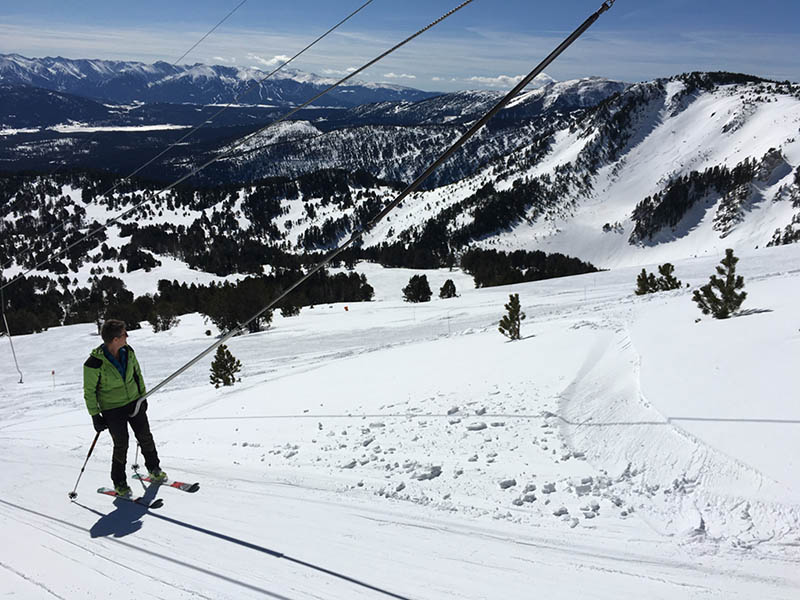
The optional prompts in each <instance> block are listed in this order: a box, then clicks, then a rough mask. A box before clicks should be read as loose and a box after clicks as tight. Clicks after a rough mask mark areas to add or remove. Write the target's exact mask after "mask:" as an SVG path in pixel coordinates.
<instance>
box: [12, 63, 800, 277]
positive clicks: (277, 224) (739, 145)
mask: <svg viewBox="0 0 800 600" xmlns="http://www.w3.org/2000/svg"><path fill="white" fill-rule="evenodd" d="M596 94H600V95H601V97H604V98H605V99H604V100H602V101H601V102H600V103H599V104H596V105H594V106H589V107H584V106H582V104H586V103H590V102H591V99H592V98H596V97H597V96H596ZM561 96H567V98H571V100H569V101H567V100H562V98H561ZM450 99H451V101H452V102H453V103H455V104H459V105H460V106H462V107H466V106H470V107H472V108H470V109H462V110H464V112H466V114H469V113H470V111H472V114H473V115H474V116H477V115H478V114H480V111H481V110H482V109H483V108H485V106H486V104H490V103H491V102H492V100H494V99H496V97H494V96H493V95H492V94H487V93H479V94H474V95H470V94H467V93H460V94H453V95H450ZM555 106H566V107H572V109H571V110H566V109H563V110H561V109H556V108H554V107H555ZM395 109H396V111H397V112H398V113H404V114H405V116H404V117H402V118H404V119H412V118H413V120H415V121H417V122H420V123H422V124H417V125H405V126H403V125H385V124H380V125H368V124H365V123H366V122H362V123H360V124H358V125H357V126H344V125H343V126H340V127H339V126H335V125H333V124H332V121H328V120H319V121H314V120H301V121H295V122H291V123H283V124H281V125H279V126H277V127H275V128H273V129H269V130H267V131H265V132H264V133H263V134H260V135H259V136H256V137H255V138H252V139H250V140H249V141H248V142H247V145H246V146H245V147H244V148H240V149H237V151H236V153H235V154H234V155H233V156H232V157H231V158H228V159H225V160H223V161H219V162H218V163H217V164H215V165H213V166H212V168H210V169H209V170H207V171H206V172H205V173H204V175H205V180H204V181H202V182H201V186H202V191H201V190H198V191H197V192H196V193H195V197H194V198H187V197H186V195H185V194H181V193H179V192H177V191H173V192H171V193H170V194H167V195H165V196H164V197H162V198H159V199H156V200H154V201H153V202H151V203H148V204H147V205H146V206H145V207H143V209H142V210H141V211H140V212H139V213H138V214H137V215H132V216H131V217H129V218H128V219H127V220H128V221H131V224H128V225H123V226H122V227H124V228H126V232H127V233H126V235H125V236H122V237H117V236H118V233H119V232H118V231H116V229H118V228H117V227H115V228H112V231H111V232H110V236H111V238H112V239H115V240H117V241H116V242H115V243H116V244H122V245H123V247H128V246H129V250H128V252H133V253H139V252H142V251H144V252H154V253H156V254H157V255H163V254H165V253H166V254H168V255H170V256H169V257H165V256H161V258H160V259H163V260H164V261H166V260H167V259H168V258H169V260H174V259H179V260H184V261H188V262H189V264H190V265H191V266H192V267H194V268H206V267H204V265H208V264H212V263H213V264H214V265H215V267H214V269H215V272H225V269H228V270H236V269H237V268H241V265H242V264H243V263H242V262H237V261H238V260H239V259H238V258H237V257H238V254H237V253H238V252H242V250H241V248H242V247H243V246H240V247H239V249H238V250H236V252H234V253H231V252H226V253H220V252H216V251H215V250H214V248H216V247H217V245H218V244H223V243H224V244H230V243H231V241H232V240H236V241H237V243H238V244H240V245H247V244H250V245H253V246H254V247H255V248H261V250H260V252H262V253H264V254H265V255H266V253H267V252H268V250H267V249H268V248H280V249H281V251H288V252H305V251H310V250H322V249H326V248H331V247H332V246H333V245H335V244H337V243H338V242H339V241H340V240H342V239H343V238H344V236H347V235H349V234H350V232H352V231H354V230H355V229H356V228H359V227H363V226H364V225H365V224H366V223H367V222H368V221H369V219H370V218H372V217H373V216H374V215H376V214H377V213H378V212H379V211H380V209H381V208H382V207H383V206H385V204H386V203H388V202H389V201H390V200H391V199H392V198H393V196H394V195H395V194H396V193H397V190H398V186H397V185H393V184H392V183H391V181H398V180H399V181H409V180H411V179H412V178H413V177H415V176H416V175H417V174H418V173H419V172H420V171H422V170H423V169H424V167H425V165H427V164H428V163H430V162H431V161H432V160H433V159H434V157H435V156H437V155H438V154H439V152H441V151H442V150H443V149H444V148H446V147H447V146H448V145H449V144H451V143H452V142H453V141H454V140H455V139H456V138H457V137H458V136H459V135H460V133H461V132H462V131H463V130H464V128H465V127H466V126H467V124H468V123H467V122H458V123H454V124H441V125H431V124H425V123H426V122H428V123H429V122H430V120H431V119H433V117H432V116H431V115H433V114H436V115H438V116H439V117H440V118H441V117H446V116H447V111H448V110H451V109H450V108H448V104H447V101H446V99H434V100H430V101H425V102H420V103H417V105H416V106H415V105H413V104H412V105H409V104H407V103H399V104H396V105H395ZM508 110H509V111H517V115H522V116H518V117H517V118H512V117H510V116H508V115H506V114H505V113H501V114H500V115H499V119H498V120H497V121H496V122H494V123H493V124H492V125H491V126H490V127H487V128H485V129H484V130H482V131H481V132H480V134H479V135H478V136H476V138H475V139H473V140H472V141H471V142H470V143H469V144H468V145H467V147H466V148H465V149H464V150H462V151H461V152H460V153H459V154H457V155H455V156H454V157H453V158H452V159H451V160H450V161H449V162H448V163H447V164H445V165H443V167H442V168H441V169H440V171H439V172H438V173H437V176H436V177H437V178H436V179H434V182H433V185H432V187H431V188H430V189H426V190H424V191H420V192H417V193H416V194H414V195H413V196H412V198H410V199H409V200H408V201H406V202H404V203H403V205H402V206H401V207H398V209H397V210H396V211H395V212H393V213H392V215H391V218H390V219H387V220H385V221H384V222H382V223H381V224H380V225H378V226H377V227H376V228H375V229H373V230H372V231H370V232H369V234H368V235H367V236H366V237H365V240H364V247H365V248H366V249H370V248H377V247H379V246H380V245H382V244H393V245H395V246H398V247H404V248H407V249H409V250H410V251H411V253H412V254H413V253H415V252H419V253H422V255H424V256H426V257H427V259H426V260H427V263H428V264H429V263H430V262H431V261H433V262H436V261H441V263H440V264H444V261H445V259H446V258H447V257H448V256H450V255H451V254H452V253H460V252H462V251H464V250H465V249H466V248H469V247H476V246H477V247H483V248H487V249H498V250H507V251H510V250H517V249H524V250H543V251H546V252H559V253H562V254H567V255H570V256H576V257H578V258H580V259H582V260H585V261H589V262H591V263H592V264H594V265H595V266H597V267H600V268H615V267H620V266H627V265H641V264H651V263H655V262H665V261H674V260H677V259H681V258H685V257H689V256H699V255H720V254H721V253H722V252H723V251H724V249H725V248H727V247H732V248H735V249H737V250H738V249H753V248H756V247H763V246H767V245H777V244H785V243H791V242H795V241H798V240H800V142H799V141H798V127H799V126H800V87H798V86H795V85H793V84H789V83H774V82H768V81H764V80H761V79H759V78H756V77H750V76H744V75H732V74H727V73H715V74H707V73H693V74H686V75H680V76H676V77H673V78H670V79H661V80H656V81H652V82H644V83H638V84H635V85H632V86H625V85H624V84H619V83H615V82H606V81H603V80H591V81H578V82H571V83H570V82H562V83H559V84H553V85H551V86H547V87H545V88H543V89H541V90H536V91H533V92H530V93H528V94H526V95H525V96H524V97H522V98H520V99H518V100H517V101H516V102H515V104H514V106H512V107H511V108H510V109H508ZM537 111H538V112H537ZM348 112H350V111H348ZM352 112H353V113H357V114H358V115H360V116H361V117H362V118H364V119H371V118H373V119H378V120H379V119H382V118H385V116H386V115H390V114H391V113H392V108H391V107H390V106H388V105H376V106H373V107H361V108H359V109H356V110H354V111H352ZM412 115H413V117H412ZM26 144H27V146H20V147H19V148H18V149H17V151H16V152H17V155H18V154H19V153H21V152H24V151H29V152H40V151H43V152H51V151H52V149H53V148H57V147H58V145H57V144H52V143H50V142H47V144H50V145H49V146H46V143H45V142H41V143H40V144H39V145H35V144H33V143H30V142H26ZM45 146H46V147H45ZM43 148H44V150H42V149H43ZM229 148H231V146H230V145H229V144H226V145H223V146H222V147H221V148H220V147H219V146H216V147H214V148H213V150H212V152H219V151H221V150H227V149H229ZM69 149H70V147H69V146H67V150H66V151H67V152H68V151H69ZM206 156H207V155H206ZM202 160H203V157H202V156H201V157H200V158H199V159H198V158H196V157H195V158H193V160H192V161H188V160H187V159H186V158H180V157H178V158H176V159H173V161H172V163H171V164H172V166H173V168H174V170H175V172H176V173H181V172H185V170H186V168H187V167H189V166H191V165H193V164H196V162H195V161H198V162H200V161H202ZM365 172H366V174H365ZM269 176H281V177H286V176H289V179H288V180H287V179H278V180H271V181H261V182H259V178H260V177H269ZM387 180H388V181H387ZM215 181H217V182H218V181H228V182H230V181H234V182H236V181H238V182H240V183H234V184H232V185H230V184H229V185H226V186H225V187H219V184H218V183H216V184H215ZM241 182H248V183H241ZM37 185H39V184H30V183H24V182H23V183H21V182H20V180H13V181H9V185H8V186H7V188H6V189H7V194H8V195H9V198H10V201H9V202H8V203H7V204H6V205H5V211H6V212H5V215H4V217H5V220H6V221H5V222H6V235H5V243H6V252H7V254H8V256H12V255H13V254H14V248H21V247H23V246H25V245H27V242H26V240H29V239H31V236H34V237H35V236H44V235H45V234H46V233H47V232H48V231H49V230H50V228H51V227H53V226H54V225H56V223H57V221H58V219H56V216H55V215H57V214H58V211H60V210H62V209H63V210H67V211H70V214H71V213H72V211H76V218H77V219H78V221H80V222H81V223H82V225H81V226H82V227H88V225H89V223H90V222H91V221H90V220H89V218H90V217H89V215H91V219H96V220H97V221H98V222H100V223H102V222H104V221H105V220H106V219H108V218H110V217H112V216H114V215H115V214H117V212H119V210H120V209H121V208H122V207H125V206H130V204H131V203H132V202H134V201H135V200H136V199H137V198H140V197H141V194H142V193H143V192H144V191H145V187H143V186H141V185H140V187H138V188H137V187H136V184H134V185H130V184H126V186H125V187H124V189H125V190H126V191H125V192H124V193H121V194H120V193H117V194H114V195H113V196H112V197H103V196H101V195H99V194H100V192H102V191H103V190H104V189H107V188H108V187H109V186H108V185H101V184H98V183H97V182H93V181H91V179H90V178H89V179H86V178H83V179H82V178H80V177H78V178H71V179H70V178H66V179H65V178H63V177H62V178H61V179H59V180H57V181H55V182H51V184H49V185H48V186H45V189H44V190H43V191H42V192H41V193H38V194H37V193H33V192H31V191H30V189H35V187H36V186H37ZM215 185H216V186H217V189H218V191H213V192H209V191H208V190H209V189H214V186H215ZM150 189H158V185H157V184H156V185H153V186H150ZM84 203H85V204H88V207H87V210H86V211H85V212H86V214H84V211H83V207H84ZM72 206H75V207H76V208H71V207H72ZM34 207H35V208H34ZM78 208H79V209H81V210H80V211H78V210H77V209H78ZM32 210H33V211H38V212H37V214H38V215H39V218H38V220H32V219H30V218H28V219H26V218H25V214H26V211H28V212H30V211H32ZM78 213H81V214H78ZM82 215H83V216H82ZM133 221H135V222H136V227H139V228H141V230H142V231H141V234H136V235H134V236H132V237H128V236H129V235H130V229H131V227H134V226H133V225H132V222H133ZM176 223H180V224H182V226H183V227H184V229H183V230H181V229H180V228H179V227H177V226H176V225H175V224H176ZM134 228H135V227H134ZM150 229H156V230H158V231H159V237H158V238H157V239H156V238H153V234H152V233H150V232H149V231H150ZM190 229H191V230H192V231H193V232H194V233H193V234H192V235H191V236H190V235H189V234H188V231H189V230H190ZM198 236H200V237H198ZM36 239H37V242H36V243H37V244H39V243H41V244H44V243H45V242H44V240H42V239H40V238H39V237H36ZM189 240H191V244H192V250H187V249H186V246H185V244H188V243H189ZM198 240H202V242H203V243H202V244H200V243H199V242H198ZM53 243H54V244H56V245H58V244H61V243H64V240H62V239H56V240H54V241H53ZM95 252H96V251H95ZM250 254H252V253H250ZM255 255H258V254H257V253H256V254H255ZM222 256H224V257H229V256H231V257H233V258H231V260H230V261H229V262H223V263H220V261H219V260H218V259H219V257H222ZM187 257H190V258H187ZM212 258H213V260H211V259H212ZM29 259H30V257H29V258H28V260H29ZM75 260H78V262H80V263H81V265H85V266H80V265H79V268H80V269H81V272H83V276H84V277H87V276H89V269H90V268H92V269H95V268H96V267H94V266H93V265H97V264H99V265H101V266H102V267H103V269H106V268H110V269H112V270H117V269H118V267H119V266H120V265H119V264H118V262H116V261H113V260H112V261H111V262H109V263H107V264H106V262H104V260H105V259H104V258H103V257H102V256H101V255H100V254H99V253H98V254H97V255H96V256H95V255H93V254H91V253H90V254H89V255H87V256H85V257H84V258H80V257H75ZM81 261H82V262H81ZM147 262H150V263H152V259H151V260H150V261H147ZM133 264H141V263H140V261H135V262H134V263H133ZM226 265H227V266H226ZM236 265H238V266H236ZM19 266H20V265H19V264H18V265H17V268H18V267H19ZM64 268H66V267H64ZM126 268H131V264H130V263H129V264H126ZM251 268H255V267H254V266H253V265H250V264H249V263H248V266H247V269H251ZM84 281H85V280H84Z"/></svg>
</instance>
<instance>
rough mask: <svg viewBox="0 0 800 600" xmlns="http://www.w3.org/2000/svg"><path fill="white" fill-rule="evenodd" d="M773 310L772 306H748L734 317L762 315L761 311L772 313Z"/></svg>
mask: <svg viewBox="0 0 800 600" xmlns="http://www.w3.org/2000/svg"><path fill="white" fill-rule="evenodd" d="M771 312H773V311H772V309H771V308H747V309H745V310H740V311H738V312H737V313H736V314H735V315H733V316H734V317H746V316H748V315H760V314H761V313H771Z"/></svg>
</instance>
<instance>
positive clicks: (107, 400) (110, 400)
mask: <svg viewBox="0 0 800 600" xmlns="http://www.w3.org/2000/svg"><path fill="white" fill-rule="evenodd" d="M146 391H147V390H146V389H145V386H144V377H142V369H141V367H140V366H139V361H138V360H136V354H134V352H133V348H131V347H130V346H128V368H127V370H126V372H125V379H124V380H123V378H122V375H120V373H119V371H118V370H117V368H116V367H115V366H114V365H112V364H111V362H109V360H108V359H107V358H106V356H105V354H104V353H103V348H102V346H98V347H97V348H95V349H94V350H92V353H91V354H90V355H89V358H88V359H86V362H85V363H83V397H84V399H85V400H86V408H87V409H88V410H89V414H90V415H92V416H94V415H96V414H97V413H99V412H102V411H104V410H109V409H111V408H117V407H119V406H125V405H126V404H130V403H131V402H133V401H134V400H138V399H139V397H140V396H143V395H144V394H145V392H146Z"/></svg>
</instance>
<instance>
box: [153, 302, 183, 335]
mask: <svg viewBox="0 0 800 600" xmlns="http://www.w3.org/2000/svg"><path fill="white" fill-rule="evenodd" d="M147 320H148V321H150V326H151V327H152V328H153V333H158V332H159V331H168V330H170V329H172V328H173V327H175V326H176V325H177V324H178V323H180V321H181V320H180V319H179V318H178V311H177V310H176V309H175V306H174V305H173V304H171V303H169V302H162V303H160V304H156V305H154V306H153V308H152V310H151V311H150V314H149V315H148V317H147Z"/></svg>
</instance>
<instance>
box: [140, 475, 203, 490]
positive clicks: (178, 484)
mask: <svg viewBox="0 0 800 600" xmlns="http://www.w3.org/2000/svg"><path fill="white" fill-rule="evenodd" d="M133 478H134V479H139V480H140V481H146V482H147V483H151V484H153V485H163V486H166V487H171V488H175V489H176V490H181V491H182V492H189V493H190V494H194V493H195V492H196V491H197V490H199V489H200V484H199V483H198V482H195V483H185V482H183V481H170V480H169V479H167V480H166V481H162V482H161V483H159V482H157V481H156V482H154V481H153V480H152V479H150V477H149V476H148V475H140V474H139V473H135V474H134V476H133Z"/></svg>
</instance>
